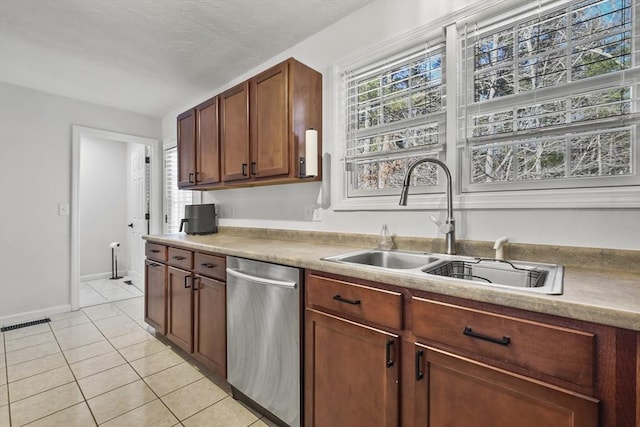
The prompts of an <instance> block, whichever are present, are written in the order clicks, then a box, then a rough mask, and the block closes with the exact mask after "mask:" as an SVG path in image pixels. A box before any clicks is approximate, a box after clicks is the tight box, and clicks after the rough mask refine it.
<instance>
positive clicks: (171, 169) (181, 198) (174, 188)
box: [164, 147, 192, 233]
mask: <svg viewBox="0 0 640 427" xmlns="http://www.w3.org/2000/svg"><path fill="white" fill-rule="evenodd" d="M164 172H165V173H164V194H165V214H164V222H165V232H166V233H177V232H178V230H179V229H180V220H181V219H182V218H183V217H184V206H185V205H188V204H191V203H192V192H191V191H186V190H180V189H178V149H177V148H176V147H172V148H169V149H166V150H165V151H164Z"/></svg>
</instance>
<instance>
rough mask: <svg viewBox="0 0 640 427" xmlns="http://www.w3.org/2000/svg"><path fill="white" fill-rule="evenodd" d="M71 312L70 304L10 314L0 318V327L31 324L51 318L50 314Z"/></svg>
mask: <svg viewBox="0 0 640 427" xmlns="http://www.w3.org/2000/svg"><path fill="white" fill-rule="evenodd" d="M68 311H71V304H65V305H59V306H57V307H50V308H46V309H44V310H33V311H26V312H24V313H18V314H12V315H10V316H2V317H0V326H11V325H15V324H18V323H23V322H31V321H34V320H38V319H42V318H44V317H48V316H51V315H52V314H58V313H66V312H68Z"/></svg>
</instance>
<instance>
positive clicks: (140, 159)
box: [71, 126, 162, 310]
mask: <svg viewBox="0 0 640 427" xmlns="http://www.w3.org/2000/svg"><path fill="white" fill-rule="evenodd" d="M161 157H162V153H161V149H160V142H159V141H158V140H155V139H151V138H144V137H137V136H133V135H128V134H122V133H117V132H110V131H103V130H99V129H91V128H85V127H79V126H73V137H72V195H71V215H72V218H71V250H72V253H71V273H72V277H71V307H72V310H77V309H78V308H79V307H80V306H81V305H80V294H81V293H82V295H83V300H84V302H85V304H86V305H93V304H98V303H101V302H107V301H109V300H117V299H124V298H127V297H135V296H136V295H142V292H143V291H144V267H143V265H144V241H143V240H142V236H143V235H145V234H151V233H158V232H160V231H161V222H160V221H161V209H162V204H161V188H160V187H161V186H160V182H161V174H162V170H161V164H162V163H161ZM92 158H93V163H89V164H85V163H87V162H91V159H92ZM87 159H89V160H87ZM91 168H94V169H95V170H93V171H92V172H87V169H91ZM92 173H93V175H94V178H91V176H92V175H91V174H92ZM110 186H112V187H113V188H111V187H110ZM92 205H93V206H92ZM99 295H102V296H103V297H105V298H106V299H103V300H102V301H101V300H100V297H99ZM87 296H89V297H87Z"/></svg>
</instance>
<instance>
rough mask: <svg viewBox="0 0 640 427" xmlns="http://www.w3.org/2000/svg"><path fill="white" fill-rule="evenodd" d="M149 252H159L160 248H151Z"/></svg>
mask: <svg viewBox="0 0 640 427" xmlns="http://www.w3.org/2000/svg"><path fill="white" fill-rule="evenodd" d="M149 252H151V253H152V254H159V253H160V249H151V250H150V251H149Z"/></svg>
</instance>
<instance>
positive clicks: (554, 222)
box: [163, 0, 640, 249]
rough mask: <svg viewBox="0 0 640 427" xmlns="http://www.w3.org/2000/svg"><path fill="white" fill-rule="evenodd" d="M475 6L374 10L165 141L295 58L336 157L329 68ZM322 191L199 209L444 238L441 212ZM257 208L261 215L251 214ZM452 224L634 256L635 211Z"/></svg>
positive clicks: (280, 222)
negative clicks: (350, 201)
mask: <svg viewBox="0 0 640 427" xmlns="http://www.w3.org/2000/svg"><path fill="white" fill-rule="evenodd" d="M473 3H475V2H474V1H471V0H468V1H464V0H457V1H455V0H453V1H452V0H450V1H427V0H421V1H418V0H416V1H411V0H403V1H394V0H380V1H376V2H373V3H371V4H370V5H369V6H366V7H364V8H363V9H360V10H359V11H356V12H355V13H354V14H352V15H350V16H347V17H346V18H344V19H343V20H341V21H339V22H337V23H336V24H334V25H332V26H331V27H329V28H327V29H325V30H324V31H322V32H320V33H318V34H316V35H314V36H312V37H310V38H309V39H307V40H304V41H302V42H300V43H299V44H298V45H296V46H294V47H293V48H291V49H289V50H287V51H285V52H282V53H281V54H280V55H278V56H277V57H274V58H272V59H271V60H269V61H267V62H265V63H264V64H261V65H260V66H258V67H256V68H255V69H252V70H248V71H247V73H245V74H243V75H241V76H238V78H237V79H235V80H234V81H231V82H229V83H228V84H227V85H225V86H223V87H219V88H212V90H211V92H210V93H206V94H202V97H201V98H199V99H194V100H193V102H192V103H190V104H189V105H184V106H182V107H181V108H178V109H176V111H173V112H171V113H170V114H168V115H167V116H165V117H164V119H163V136H164V138H170V137H175V134H176V131H175V120H176V115H177V114H178V113H180V112H181V111H184V110H186V109H188V108H190V107H192V106H193V105H195V104H197V103H198V102H200V101H203V100H205V99H207V98H209V97H211V96H213V95H215V94H217V93H220V92H221V91H223V90H224V89H227V88H228V87H231V86H232V85H234V84H236V83H238V82H241V81H243V80H245V79H247V78H249V77H251V76H252V75H254V74H256V73H258V72H259V71H261V70H264V69H265V68H267V67H269V66H271V65H274V64H276V63H278V62H280V61H282V60H284V59H286V58H288V57H290V56H293V57H295V58H296V59H298V60H300V61H302V62H303V63H305V64H307V65H309V66H311V67H313V68H315V69H316V70H318V71H320V72H322V73H323V76H324V80H323V84H324V96H323V109H324V115H323V119H324V129H323V134H324V141H323V144H324V147H323V148H324V150H325V152H327V153H328V154H331V155H334V154H335V153H334V152H333V145H334V144H333V135H334V134H335V132H336V126H335V124H334V117H333V115H334V112H335V111H334V104H333V103H334V96H333V90H334V89H333V86H332V78H333V77H332V72H333V71H332V67H333V66H334V64H335V63H336V62H338V61H340V60H343V59H345V58H348V57H349V56H352V55H355V54H357V53H359V52H360V51H363V50H366V49H368V48H371V47H373V46H376V45H379V44H381V43H384V42H385V41H387V40H389V39H392V38H394V37H397V36H400V35H403V34H406V33H408V32H410V31H411V30H414V29H416V28H417V27H420V26H422V25H425V24H427V23H428V22H430V21H432V20H436V19H438V18H441V17H443V16H446V15H447V14H450V13H452V12H454V11H456V10H459V9H462V8H463V7H465V6H468V5H471V4H473ZM478 3H480V2H478ZM485 3H486V2H485ZM326 167H327V165H326V162H325V168H326ZM333 173H334V174H335V173H339V172H338V171H333ZM326 180H327V177H326V176H325V181H326ZM320 188H321V186H320V184H319V183H313V184H302V185H297V184H294V185H285V186H278V187H271V188H263V187H259V188H249V189H233V190H220V191H210V192H207V193H205V194H204V197H203V202H204V203H217V204H219V205H220V206H219V209H218V211H219V212H221V214H222V215H221V218H220V225H239V226H259V227H278V228H287V229H302V230H327V231H344V232H355V233H367V234H377V233H378V232H379V230H380V228H381V226H382V224H383V223H388V224H389V228H390V231H391V232H392V233H394V234H397V235H405V236H422V237H438V236H439V237H442V235H441V234H439V233H438V230H437V228H436V226H435V225H433V224H432V223H431V221H429V219H428V218H429V215H430V214H436V215H440V217H442V211H441V210H438V211H430V212H429V211H424V210H422V211H419V210H408V209H410V208H411V206H409V207H408V209H407V208H405V210H403V211H397V210H396V211H359V212H345V211H334V210H333V209H332V207H331V206H328V205H327V200H322V199H321V198H320V197H319V196H320ZM316 202H321V203H322V204H323V208H324V209H322V210H321V217H322V220H321V221H318V222H310V221H305V220H304V219H305V216H304V209H305V205H308V204H313V203H316ZM329 203H330V202H329ZM258 204H259V209H256V208H255V207H256V205H258ZM409 205H411V201H410V202H409ZM455 217H456V220H457V236H458V238H459V239H469V240H482V241H493V240H494V239H496V238H497V237H499V236H503V235H505V236H509V239H510V240H511V241H512V242H520V243H538V244H548V245H562V246H583V247H602V248H619V249H640V212H639V211H638V210H637V209H606V208H604V209H495V210H491V209H465V210H462V209H458V210H456V213H455Z"/></svg>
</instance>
